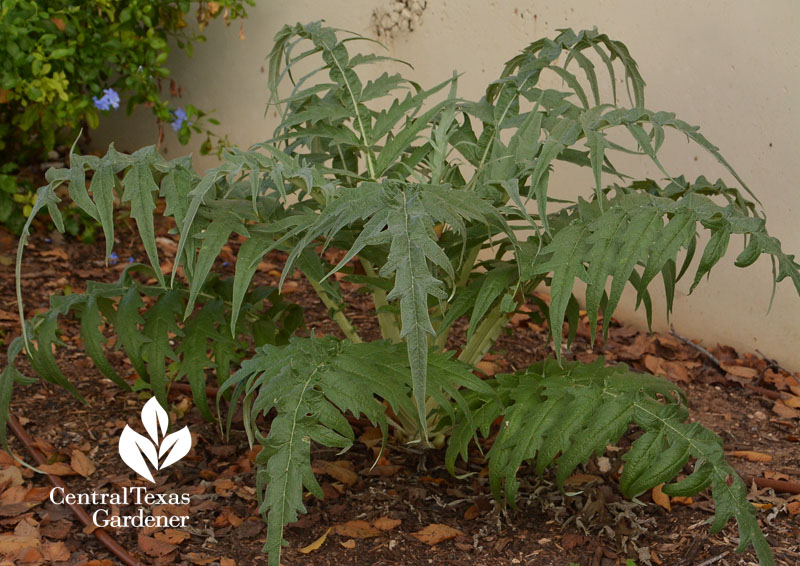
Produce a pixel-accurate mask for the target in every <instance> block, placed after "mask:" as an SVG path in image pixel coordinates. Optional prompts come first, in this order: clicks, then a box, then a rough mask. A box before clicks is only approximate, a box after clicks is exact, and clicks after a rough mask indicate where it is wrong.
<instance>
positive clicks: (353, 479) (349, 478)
mask: <svg viewBox="0 0 800 566" xmlns="http://www.w3.org/2000/svg"><path fill="white" fill-rule="evenodd" d="M315 464H316V465H315V466H314V467H315V468H316V469H315V470H314V471H317V470H319V471H320V472H322V473H323V474H327V475H329V476H330V477H332V478H333V479H335V480H337V481H340V482H342V483H343V484H345V485H355V484H356V483H357V482H358V474H357V473H355V471H353V463H352V462H350V461H349V460H342V461H338V462H326V461H324V460H321V461H319V462H315Z"/></svg>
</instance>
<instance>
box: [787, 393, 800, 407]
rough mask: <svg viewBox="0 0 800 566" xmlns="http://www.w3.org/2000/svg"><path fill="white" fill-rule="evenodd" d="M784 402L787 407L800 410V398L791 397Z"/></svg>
mask: <svg viewBox="0 0 800 566" xmlns="http://www.w3.org/2000/svg"><path fill="white" fill-rule="evenodd" d="M783 402H784V404H785V405H786V406H787V407H791V408H792V409H800V397H797V396H795V395H790V396H789V397H788V398H787V399H784V400H783Z"/></svg>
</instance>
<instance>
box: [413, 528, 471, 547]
mask: <svg viewBox="0 0 800 566" xmlns="http://www.w3.org/2000/svg"><path fill="white" fill-rule="evenodd" d="M463 535H464V533H462V532H461V531H459V530H458V529H454V528H453V527H450V526H447V525H443V524H441V523H432V524H430V525H428V526H427V527H425V528H424V529H422V530H421V531H417V532H415V533H411V536H413V537H414V538H416V539H417V540H419V541H420V542H424V543H425V544H428V545H430V546H433V545H435V544H439V543H440V542H444V541H446V540H449V539H451V538H456V537H459V536H463Z"/></svg>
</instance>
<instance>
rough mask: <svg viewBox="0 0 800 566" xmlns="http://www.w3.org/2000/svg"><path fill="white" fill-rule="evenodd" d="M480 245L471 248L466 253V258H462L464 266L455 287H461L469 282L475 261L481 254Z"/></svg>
mask: <svg viewBox="0 0 800 566" xmlns="http://www.w3.org/2000/svg"><path fill="white" fill-rule="evenodd" d="M481 247H482V246H481V244H478V245H477V246H472V247H471V248H470V249H469V251H468V252H467V257H466V258H464V265H463V266H462V267H461V271H460V272H459V274H458V278H457V279H456V287H463V286H464V285H466V284H467V281H469V276H470V275H472V270H473V269H474V267H475V260H476V259H478V254H479V253H481Z"/></svg>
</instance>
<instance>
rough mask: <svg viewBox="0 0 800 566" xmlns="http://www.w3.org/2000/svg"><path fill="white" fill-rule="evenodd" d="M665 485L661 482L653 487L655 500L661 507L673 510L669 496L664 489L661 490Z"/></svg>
mask: <svg viewBox="0 0 800 566" xmlns="http://www.w3.org/2000/svg"><path fill="white" fill-rule="evenodd" d="M663 485H664V484H663V483H660V484H658V485H657V486H655V487H654V488H653V492H652V495H653V502H654V503H657V504H658V505H661V507H663V508H664V509H666V510H667V511H671V510H672V506H671V505H670V504H669V496H668V495H667V494H666V493H664V492H663V491H661V487H662V486H663Z"/></svg>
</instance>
